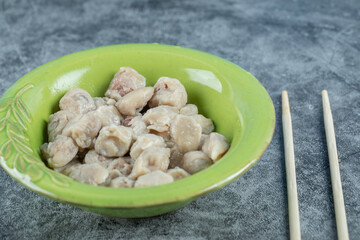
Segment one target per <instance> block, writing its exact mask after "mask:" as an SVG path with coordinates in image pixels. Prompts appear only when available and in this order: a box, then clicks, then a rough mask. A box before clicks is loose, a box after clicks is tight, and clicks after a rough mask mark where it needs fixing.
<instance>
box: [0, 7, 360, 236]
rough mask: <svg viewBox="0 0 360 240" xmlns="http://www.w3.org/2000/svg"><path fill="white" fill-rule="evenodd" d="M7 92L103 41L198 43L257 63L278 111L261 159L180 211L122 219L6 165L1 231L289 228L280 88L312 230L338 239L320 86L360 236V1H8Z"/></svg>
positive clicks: (2, 17)
mask: <svg viewBox="0 0 360 240" xmlns="http://www.w3.org/2000/svg"><path fill="white" fill-rule="evenodd" d="M0 3H1V4H0V94H2V93H3V92H4V91H5V90H6V89H7V88H8V87H9V86H10V85H11V84H13V83H14V82H15V81H16V80H17V79H19V78H20V77H21V76H23V75H24V74H26V73H27V72H29V71H31V70H32V69H34V68H35V67H37V66H39V65H41V64H44V63H46V62H48V61H50V60H53V59H55V58H58V57H61V56H63V55H66V54H69V53H72V52H75V51H79V50H84V49H88V48H93V47H97V46H102V45H108V44H116V43H130V42H149V43H151V42H158V43H165V44H174V45H180V46H184V47H190V48H195V49H199V50H203V51H207V52H209V53H212V54H215V55H218V56H220V57H223V58H225V59H228V60H230V61H232V62H234V63H236V64H238V65H240V66H241V67H243V68H244V69H246V70H248V71H250V72H251V73H253V74H254V75H255V76H256V77H257V78H258V79H259V80H260V82H261V83H262V84H263V85H264V86H265V88H266V89H267V90H268V92H269V93H270V95H271V97H272V99H273V102H274V104H275V108H276V113H277V116H278V118H277V123H276V130H275V134H274V138H273V141H272V143H271V144H270V146H269V148H268V149H267V151H266V152H265V154H264V155H263V157H262V158H261V160H260V161H259V162H258V163H257V164H256V165H255V166H254V167H253V168H251V169H250V170H249V171H248V172H247V173H245V174H244V175H243V176H242V177H240V178H239V179H238V180H236V181H234V182H233V183H231V184H229V185H228V186H226V187H224V188H222V189H220V190H218V191H215V192H213V193H211V194H208V195H206V196H204V197H201V198H199V199H198V200H196V201H194V202H193V203H191V204H190V205H187V206H185V207H183V208H181V209H179V210H177V211H175V212H171V213H169V214H165V215H162V216H159V217H153V218H148V219H115V218H109V217H103V216H100V215H96V214H92V213H88V212H85V211H82V210H80V209H78V208H75V207H72V206H69V205H65V204H61V203H58V202H55V201H52V200H50V199H47V198H45V197H42V196H39V195H37V194H35V193H33V192H31V191H29V190H27V189H25V188H24V187H22V186H21V185H20V184H18V183H17V182H15V181H14V180H13V179H12V178H11V177H10V176H8V175H7V174H6V172H5V171H4V170H2V169H0V182H1V184H0V239H24V238H26V239H50V238H51V239H91V238H94V239H117V238H122V239H138V238H151V239H170V238H171V239H179V238H182V239H239V238H241V239H287V238H288V235H289V231H288V214H287V198H286V181H285V166H284V154H283V139H282V128H281V121H280V120H281V119H280V116H281V115H280V106H281V105H280V94H281V91H282V90H284V89H287V90H288V91H289V95H290V101H291V107H292V108H291V110H292V117H293V128H294V141H295V155H296V164H297V165H296V170H297V179H298V194H299V202H300V220H301V233H302V236H303V239H335V238H336V228H335V216H334V210H333V199H332V192H331V186H330V175H329V164H328V158H327V151H326V142H325V135H324V130H323V123H322V108H321V95H320V94H321V90H322V89H324V88H326V89H328V91H329V95H330V101H331V104H332V110H333V115H334V120H335V128H336V134H337V143H338V150H339V160H340V169H341V177H342V181H343V190H344V197H345V204H346V212H347V219H348V224H349V232H350V238H351V239H358V238H359V236H360V205H359V200H360V185H359V184H358V183H359V182H360V134H359V133H360V121H359V120H360V115H359V113H360V2H359V1H357V0H353V1H344V0H333V1H312V0H308V1H288V0H284V1H280V0H277V1H250V0H248V1H232V0H228V1H221V2H220V1H219V2H218V1H206V0H201V1H196V2H195V1H179V0H176V1H100V0H99V1H70V0H64V1H60V0H59V1H46V0H43V1H25V0H23V1H19V0H16V1H12V0H7V1H3V0H1V1H0Z"/></svg>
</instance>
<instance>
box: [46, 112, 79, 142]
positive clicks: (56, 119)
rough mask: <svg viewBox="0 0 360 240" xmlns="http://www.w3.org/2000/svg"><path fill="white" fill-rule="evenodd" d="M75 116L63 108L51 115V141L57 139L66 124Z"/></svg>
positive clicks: (49, 128)
mask: <svg viewBox="0 0 360 240" xmlns="http://www.w3.org/2000/svg"><path fill="white" fill-rule="evenodd" d="M74 116H75V114H74V113H71V112H69V111H65V110H61V111H58V112H56V113H54V114H51V115H50V116H49V123H48V138H49V142H52V141H54V140H55V138H56V136H58V135H60V134H61V133H62V130H63V129H64V127H65V126H66V124H67V123H68V122H69V121H70V120H71V119H73V118H74Z"/></svg>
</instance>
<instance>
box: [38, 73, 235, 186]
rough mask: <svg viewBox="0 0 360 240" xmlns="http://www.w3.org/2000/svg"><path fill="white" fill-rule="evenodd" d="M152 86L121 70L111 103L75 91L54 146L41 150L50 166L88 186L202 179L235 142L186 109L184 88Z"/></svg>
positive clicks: (163, 80)
mask: <svg viewBox="0 0 360 240" xmlns="http://www.w3.org/2000/svg"><path fill="white" fill-rule="evenodd" d="M145 85H146V80H145V77H144V76H142V75H140V74H139V73H138V72H137V71H136V70H134V69H132V68H130V67H121V68H120V70H119V71H118V72H117V73H116V74H115V76H114V78H113V79H112V81H111V83H110V85H109V87H108V89H107V91H106V93H105V97H95V98H92V97H91V96H90V94H89V93H88V92H86V91H85V90H83V89H80V88H73V89H71V90H69V91H68V92H67V93H66V94H65V95H64V96H63V97H62V98H61V100H60V102H59V107H60V111H58V112H56V113H54V114H52V115H50V117H49V123H48V141H49V142H48V143H44V144H43V145H42V146H41V151H42V153H43V156H44V158H45V160H46V162H47V164H48V166H49V167H51V168H53V169H54V170H55V171H58V172H60V173H63V174H65V175H67V176H69V177H71V178H73V179H74V180H76V181H79V182H82V183H87V184H92V185H100V186H110V187H116V188H129V187H150V186H157V185H161V184H166V183H171V182H173V181H176V180H179V179H182V178H185V177H187V176H190V175H191V174H195V173H197V172H199V171H201V170H203V169H205V168H207V167H209V166H211V165H212V164H213V163H214V162H216V161H218V160H219V159H220V158H221V157H222V156H223V155H224V154H225V153H226V152H227V150H228V149H229V142H228V140H227V139H226V137H224V136H223V135H221V134H219V133H216V132H213V131H214V124H213V122H212V120H211V119H209V118H206V117H204V116H203V115H201V114H199V113H198V109H197V106H196V105H194V104H187V98H188V96H187V92H186V90H185V88H184V86H183V85H182V84H181V82H180V81H179V80H177V79H174V78H169V77H160V78H159V79H158V81H157V82H156V84H155V85H154V87H146V86H145Z"/></svg>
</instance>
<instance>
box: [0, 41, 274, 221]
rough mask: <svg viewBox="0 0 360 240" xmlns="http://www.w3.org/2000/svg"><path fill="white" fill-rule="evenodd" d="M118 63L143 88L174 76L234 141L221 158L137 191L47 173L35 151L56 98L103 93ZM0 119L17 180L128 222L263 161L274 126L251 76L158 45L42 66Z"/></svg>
mask: <svg viewBox="0 0 360 240" xmlns="http://www.w3.org/2000/svg"><path fill="white" fill-rule="evenodd" d="M120 66H130V67H132V68H134V69H136V70H137V71H138V72H139V73H140V74H142V75H143V76H145V77H146V79H147V85H154V83H155V82H156V81H157V79H158V78H159V77H161V76H168V77H172V78H177V79H179V80H180V81H181V82H182V83H183V84H184V86H185V88H186V90H187V93H188V96H189V102H190V103H194V104H196V105H197V106H198V107H199V111H200V112H201V113H202V114H204V115H205V116H207V117H209V118H211V119H212V120H213V121H214V123H215V128H216V129H215V130H216V131H217V132H219V133H221V134H223V135H225V136H226V137H227V138H228V139H229V141H230V142H231V147H230V149H229V151H228V152H227V153H226V155H225V156H224V157H223V158H222V159H221V160H219V161H218V162H216V163H215V164H213V165H212V166H211V167H209V168H207V169H205V170H203V171H201V172H198V173H196V174H194V175H193V176H190V177H188V178H185V179H182V180H179V181H176V182H173V183H170V184H165V185H161V186H156V187H148V188H135V189H115V188H109V187H98V186H92V185H87V184H82V183H79V182H76V181H74V180H72V179H71V178H69V177H67V176H65V175H62V174H59V173H56V172H54V171H53V170H51V169H49V168H47V167H46V166H45V164H44V163H43V161H42V160H41V157H40V151H39V147H40V145H41V144H42V143H43V142H44V141H46V126H47V122H48V117H49V115H50V114H51V113H53V112H55V111H57V110H58V103H59V100H60V98H61V97H62V96H63V94H64V93H65V92H66V91H68V90H69V89H71V88H74V87H79V88H83V89H85V90H87V91H88V92H89V93H90V94H91V95H92V96H93V97H95V96H103V95H104V93H105V91H106V89H107V87H108V85H109V83H110V81H111V79H112V77H113V75H114V74H115V73H116V72H117V70H118V69H119V67H120ZM0 119H1V120H0V146H1V147H0V163H1V166H2V167H3V168H4V169H5V171H6V172H7V173H8V174H9V175H11V176H12V177H13V178H14V179H15V180H17V181H18V182H20V183H21V184H23V185H24V186H25V187H27V188H29V189H31V190H33V191H35V192H37V193H39V194H42V195H44V196H47V197H49V198H52V199H55V200H57V201H60V202H63V203H69V204H72V205H75V206H78V207H80V208H83V209H86V210H89V211H92V212H96V213H100V214H103V215H109V216H116V217H126V218H133V217H148V216H154V215H159V214H162V213H166V212H169V211H172V210H174V209H177V208H179V207H181V206H183V205H185V204H187V203H189V202H191V201H193V200H194V199H196V198H198V197H199V196H201V195H204V194H206V193H209V192H211V191H213V190H215V189H218V188H220V187H222V186H224V185H226V184H228V183H230V182H231V181H233V180H235V179H236V178H237V177H239V176H240V175H241V174H243V173H244V172H245V171H247V170H248V169H249V168H250V167H251V166H252V165H254V164H255V162H256V161H257V160H258V159H259V158H260V157H261V155H262V154H263V152H264V151H265V149H266V148H267V146H268V144H269V143H270V141H271V138H272V135H273V132H274V128H275V111H274V106H273V104H272V101H271V99H270V97H269V95H268V93H267V92H266V90H265V89H264V88H263V86H262V85H261V84H260V83H259V81H257V80H256V79H255V78H254V77H253V76H252V75H251V74H250V73H248V72H247V71H245V70H243V69H242V68H240V67H238V66H237V65H235V64H233V63H231V62H228V61H226V60H224V59H221V58H219V57H216V56H213V55H211V54H208V53H204V52H200V51H196V50H192V49H187V48H181V47H176V46H169V45H159V44H122V45H112V46H106V47H99V48H95V49H90V50H86V51H81V52H77V53H73V54H70V55H67V56H64V57H61V58H59V59H56V60H54V61H52V62H49V63H47V64H44V65H43V66H40V67H38V68H37V69H35V70H33V71H31V72H30V73H28V74H26V75H25V76H24V77H22V78H21V79H19V80H18V81H17V82H16V83H15V84H14V85H13V86H11V87H10V88H9V89H8V90H7V91H6V92H5V93H4V95H3V96H2V98H1V99H0ZM224 201H226V199H224Z"/></svg>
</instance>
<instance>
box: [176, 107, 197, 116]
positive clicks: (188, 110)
mask: <svg viewBox="0 0 360 240" xmlns="http://www.w3.org/2000/svg"><path fill="white" fill-rule="evenodd" d="M180 114H183V115H188V116H192V115H196V114H198V108H197V106H196V105H195V104H186V105H185V106H183V107H182V108H181V109H180Z"/></svg>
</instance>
